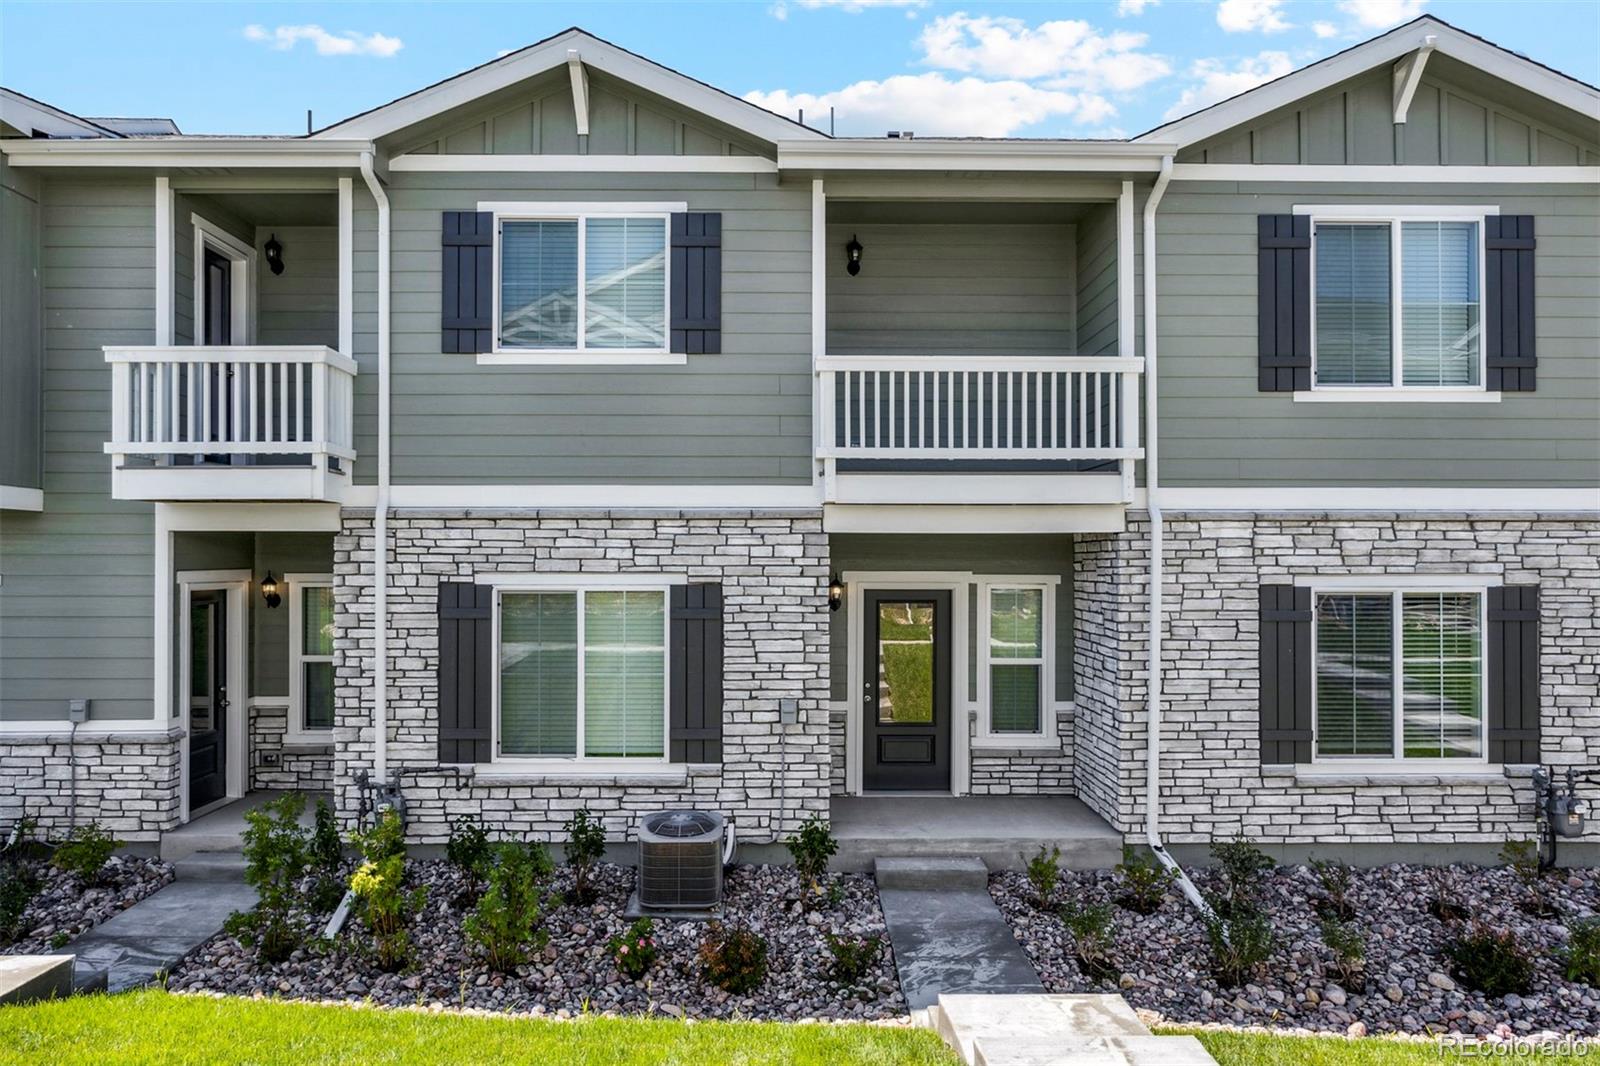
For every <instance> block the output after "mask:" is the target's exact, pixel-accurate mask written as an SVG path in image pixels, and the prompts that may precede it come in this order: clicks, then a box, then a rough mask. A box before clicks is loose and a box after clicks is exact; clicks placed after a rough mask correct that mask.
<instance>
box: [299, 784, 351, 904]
mask: <svg viewBox="0 0 1600 1066" xmlns="http://www.w3.org/2000/svg"><path fill="white" fill-rule="evenodd" d="M309 858H310V862H311V868H312V872H313V874H314V875H315V879H314V880H313V881H312V884H311V892H310V895H309V896H308V897H307V898H308V901H309V902H310V904H311V909H312V910H314V911H317V912H318V913H326V912H328V911H331V910H333V909H334V908H335V907H337V906H338V905H339V901H340V900H341V899H343V898H344V890H345V884H344V876H343V866H344V849H343V843H342V842H341V841H340V839H339V823H338V822H337V821H336V820H335V819H334V817H333V809H332V808H331V807H329V806H328V801H327V800H323V799H319V800H317V812H316V815H315V817H314V819H313V821H312V826H311V845H310V854H309Z"/></svg>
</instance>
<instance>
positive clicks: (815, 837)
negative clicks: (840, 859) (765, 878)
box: [783, 814, 839, 907]
mask: <svg viewBox="0 0 1600 1066" xmlns="http://www.w3.org/2000/svg"><path fill="white" fill-rule="evenodd" d="M783 844H784V847H786V848H788V849H789V854H790V855H791V856H792V857H793V858H794V868H795V870H796V871H798V872H799V874H800V880H801V881H802V882H804V885H805V892H804V893H802V896H801V898H802V899H803V900H804V901H805V904H806V906H808V907H809V906H810V905H811V902H810V901H811V899H812V897H814V896H819V895H821V894H822V892H823V887H822V886H823V882H824V881H825V880H826V879H827V876H828V860H829V859H831V858H833V856H834V854H835V853H836V852H837V851H838V850H839V842H838V841H837V840H835V839H833V831H832V830H831V829H829V828H828V823H827V822H826V821H825V820H823V818H822V817H821V816H820V815H815V814H813V815H812V816H811V817H809V818H807V819H806V820H805V821H804V822H802V823H800V831H799V832H798V833H795V834H794V835H793V836H790V837H789V838H788V839H786V840H785V841H784V842H783Z"/></svg>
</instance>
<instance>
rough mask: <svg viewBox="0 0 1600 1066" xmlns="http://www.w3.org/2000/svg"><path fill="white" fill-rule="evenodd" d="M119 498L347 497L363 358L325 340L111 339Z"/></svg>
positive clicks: (108, 352) (109, 448) (112, 448)
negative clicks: (128, 342)
mask: <svg viewBox="0 0 1600 1066" xmlns="http://www.w3.org/2000/svg"><path fill="white" fill-rule="evenodd" d="M105 357H106V362H107V363H109V364H110V365H111V441H110V442H109V443H108V444H106V446H105V450H106V453H107V454H108V455H110V456H111V457H112V466H113V471H112V494H113V495H114V496H115V497H116V498H117V499H119V500H155V501H166V502H175V501H185V500H230V501H232V500H252V501H273V500H309V501H322V502H339V501H341V500H342V499H343V498H344V494H345V490H346V489H347V488H348V487H349V484H350V471H351V467H352V466H353V464H354V462H355V457H356V453H355V447H354V412H353V402H354V393H355V376H356V364H355V362H354V361H353V360H352V359H350V358H348V357H347V356H344V355H341V354H340V353H338V352H336V351H334V350H333V349H332V348H328V347H324V346H322V345H281V346H279V345H248V346H246V345H207V346H199V345H181V346H154V347H152V346H143V347H108V348H106V349H105Z"/></svg>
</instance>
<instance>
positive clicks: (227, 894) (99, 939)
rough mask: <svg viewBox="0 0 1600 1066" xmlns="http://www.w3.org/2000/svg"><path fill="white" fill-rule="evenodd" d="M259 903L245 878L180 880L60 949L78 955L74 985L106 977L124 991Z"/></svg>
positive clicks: (87, 985) (112, 987)
mask: <svg viewBox="0 0 1600 1066" xmlns="http://www.w3.org/2000/svg"><path fill="white" fill-rule="evenodd" d="M180 876H181V875H180ZM255 905H256V891H255V889H253V888H250V887H249V886H248V885H245V884H244V883H243V882H242V881H240V882H225V881H184V880H177V881H174V882H172V884H170V885H167V886H166V887H165V888H163V889H160V890H159V891H157V892H154V893H152V894H151V895H149V896H146V897H145V898H144V899H142V900H140V901H139V902H138V903H135V904H134V905H133V906H131V907H129V908H128V909H127V910H125V911H123V912H122V913H121V914H119V915H117V916H116V917H115V918H112V919H111V920H110V921H106V922H102V923H100V924H99V925H97V926H95V927H94V928H93V929H90V930H89V931H88V932H87V933H84V934H83V935H82V936H80V937H78V939H76V940H74V941H73V942H72V943H71V944H70V945H68V946H67V947H66V948H64V949H63V950H61V951H59V952H56V954H58V955H76V956H77V962H76V965H75V967H74V973H73V978H72V984H73V987H74V988H77V989H80V990H81V989H91V988H96V987H99V986H100V983H101V981H104V982H105V984H104V987H105V989H106V991H108V992H124V991H127V990H128V989H130V988H137V987H138V986H140V985H143V984H148V983H149V982H151V981H153V980H155V979H156V977H157V976H159V975H160V974H162V973H164V972H166V971H167V970H169V969H171V968H172V967H173V966H175V965H177V963H178V961H179V960H180V959H182V958H183V957H184V956H185V955H187V954H189V952H191V951H193V950H194V949H195V948H197V947H199V946H200V945H201V944H203V943H205V942H206V941H207V940H210V939H211V938H212V937H214V936H216V935H217V934H218V933H219V932H221V931H222V923H223V921H224V920H225V919H226V918H227V917H228V915H229V914H232V913H233V912H234V911H242V910H248V909H250V908H251V907H254V906H255Z"/></svg>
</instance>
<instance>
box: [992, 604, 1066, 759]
mask: <svg viewBox="0 0 1600 1066" xmlns="http://www.w3.org/2000/svg"><path fill="white" fill-rule="evenodd" d="M1060 584H1061V578H1060V576H1059V575H1048V574H1046V575H1017V576H1011V575H993V576H988V577H981V578H979V579H978V582H977V585H978V647H977V654H978V729H977V736H976V737H975V738H974V740H973V744H974V746H976V747H984V748H1059V747H1060V746H1061V741H1060V739H1059V738H1058V736H1057V733H1056V711H1057V703H1056V698H1055V693H1056V677H1055V673H1056V663H1055V658H1056V655H1055V647H1056V589H1057V587H1058V586H1059V585H1060ZM1001 589H1025V590H1029V591H1032V590H1037V591H1039V592H1040V593H1042V595H1041V604H1040V608H1039V609H1040V612H1041V614H1042V615H1043V617H1042V618H1041V619H1040V621H1041V632H1040V637H1039V639H1040V641H1041V645H1040V648H1039V650H1040V652H1041V653H1042V655H1041V657H1040V658H1039V659H1038V660H1037V662H1038V665H1039V732H1037V733H997V732H995V731H994V730H993V729H992V728H991V725H992V719H991V714H990V712H991V710H992V706H991V704H990V668H991V667H992V666H993V665H994V663H995V662H996V661H997V660H994V659H991V658H990V656H989V651H990V648H989V635H990V625H991V624H992V619H991V615H990V611H991V596H992V595H993V593H994V592H995V591H997V590H1001ZM998 661H1000V662H1003V663H1017V664H1019V665H1021V664H1023V663H1024V662H1026V663H1032V662H1034V661H1035V660H1015V659H1005V660H998Z"/></svg>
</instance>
